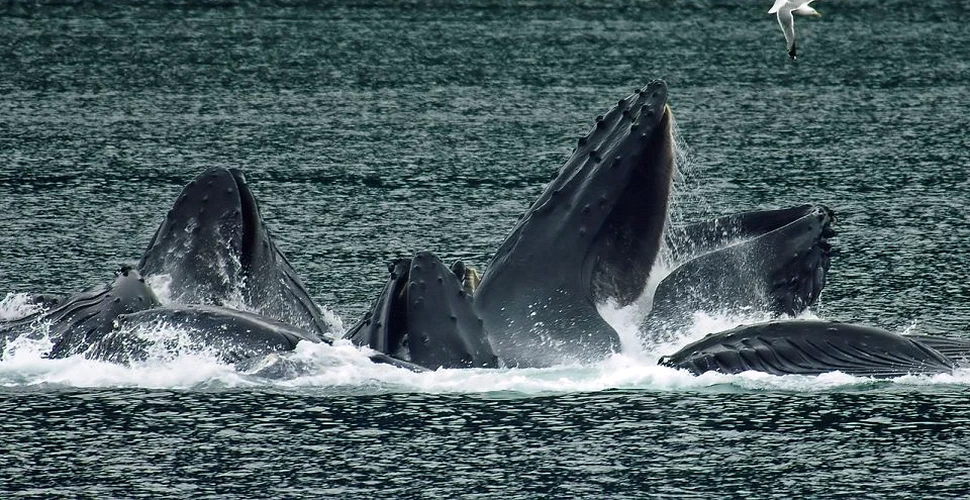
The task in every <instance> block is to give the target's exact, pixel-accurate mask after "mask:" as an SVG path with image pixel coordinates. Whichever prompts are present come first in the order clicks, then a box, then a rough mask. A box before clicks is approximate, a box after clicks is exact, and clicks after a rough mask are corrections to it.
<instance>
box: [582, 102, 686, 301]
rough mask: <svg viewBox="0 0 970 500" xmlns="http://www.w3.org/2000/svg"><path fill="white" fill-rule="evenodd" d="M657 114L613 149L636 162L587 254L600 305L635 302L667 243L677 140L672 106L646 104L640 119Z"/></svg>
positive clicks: (595, 297) (591, 284)
mask: <svg viewBox="0 0 970 500" xmlns="http://www.w3.org/2000/svg"><path fill="white" fill-rule="evenodd" d="M621 102H622V101H621ZM654 113H657V114H659V117H658V118H656V119H655V122H654V125H653V126H652V127H651V128H650V129H649V130H648V131H646V132H640V133H639V134H637V132H638V131H637V130H636V129H635V128H634V127H637V125H636V122H634V124H633V125H631V129H632V130H631V131H632V133H631V135H630V136H628V137H627V138H624V139H621V140H620V141H619V142H618V143H617V144H616V146H615V147H614V148H613V149H615V150H616V152H617V154H616V155H614V161H616V162H620V161H623V158H624V157H629V158H630V159H629V161H630V162H631V163H632V165H631V168H630V169H629V173H628V175H627V176H626V178H625V180H624V181H623V182H620V183H618V186H619V187H620V189H619V190H618V191H617V193H616V195H615V198H614V199H615V201H613V202H612V204H610V206H609V207H608V208H609V210H608V215H607V216H606V218H605V219H604V221H603V224H602V225H601V227H600V230H599V231H598V232H597V233H596V235H595V236H594V237H593V240H592V245H591V246H590V248H589V252H588V254H587V257H586V263H587V264H586V266H584V267H587V268H588V273H589V274H588V278H587V280H588V283H589V288H588V290H589V293H590V298H591V300H592V301H593V302H594V303H597V304H598V303H603V302H605V301H607V300H612V301H614V302H615V303H616V304H617V305H619V306H621V307H622V306H626V305H629V304H631V303H633V302H634V301H635V300H636V299H637V298H638V297H639V296H640V294H641V293H642V292H643V290H644V288H645V287H646V283H647V279H648V278H649V276H650V273H651V270H652V268H653V267H654V262H655V261H656V260H657V257H658V255H659V251H660V247H661V244H662V243H663V232H664V226H665V223H666V220H667V210H668V203H669V200H668V199H669V196H670V190H671V185H672V183H673V176H674V173H675V163H674V162H675V141H674V137H673V114H672V112H671V110H670V106H669V105H667V104H666V103H664V104H663V106H662V108H660V109H659V110H655V109H654V108H650V107H644V108H643V109H642V110H641V112H640V114H641V119H640V121H643V120H644V119H651V120H653V119H654V117H653V114H654ZM643 115H647V116H646V118H643ZM639 127H643V125H640V126H639ZM639 127H638V128H639ZM643 128H645V127H643ZM634 134H636V135H634ZM611 154H612V153H611ZM612 168H615V167H612Z"/></svg>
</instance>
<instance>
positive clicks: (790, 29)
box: [768, 0, 822, 61]
mask: <svg viewBox="0 0 970 500" xmlns="http://www.w3.org/2000/svg"><path fill="white" fill-rule="evenodd" d="M814 1H815V0H775V5H773V6H771V10H769V11H768V13H769V14H775V13H777V14H778V24H780V25H781V31H782V32H784V33H785V41H786V42H788V57H791V60H792V61H794V60H795V58H796V56H797V54H796V49H795V18H794V16H792V14H798V15H800V16H814V17H821V16H822V14H819V13H818V11H817V10H815V9H813V8H811V7H810V6H809V5H808V4H810V3H812V2H814Z"/></svg>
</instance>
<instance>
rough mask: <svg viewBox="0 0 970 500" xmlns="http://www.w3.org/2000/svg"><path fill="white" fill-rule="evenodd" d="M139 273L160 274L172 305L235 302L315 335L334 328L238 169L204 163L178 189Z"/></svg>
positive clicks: (329, 331)
mask: <svg viewBox="0 0 970 500" xmlns="http://www.w3.org/2000/svg"><path fill="white" fill-rule="evenodd" d="M138 270H139V271H140V272H141V274H142V275H144V276H148V277H150V276H156V275H167V276H168V277H169V279H170V283H169V290H170V294H171V299H172V301H173V302H175V303H178V304H209V305H226V304H229V303H232V302H234V301H241V302H242V304H243V305H244V307H245V308H246V309H248V310H250V311H254V312H258V313H260V314H262V315H264V316H268V317H270V318H274V319H276V320H279V321H283V322H286V323H290V324H292V325H294V326H297V327H299V328H302V329H305V330H308V331H310V332H313V333H314V334H317V335H326V334H329V333H331V331H332V330H333V325H332V324H330V322H329V321H328V320H327V319H326V318H325V317H324V315H323V314H322V313H321V311H320V309H319V308H318V307H317V305H316V304H314V302H313V300H312V299H311V298H310V296H309V294H308V293H307V291H306V288H305V287H304V285H303V282H302V281H301V280H300V278H299V277H298V276H297V274H296V272H295V271H294V270H293V268H292V267H291V266H290V263H289V261H287V260H286V257H285V256H283V253H282V252H280V251H279V249H278V248H277V247H276V245H275V244H274V243H273V240H272V238H271V237H270V231H269V228H267V227H266V224H265V223H264V222H263V218H262V217H261V216H260V212H259V206H258V205H257V202H256V197H255V196H254V195H253V193H252V191H251V190H250V189H249V186H248V184H247V183H246V179H245V177H244V176H243V174H242V172H240V171H239V170H237V169H225V168H210V169H208V170H206V171H205V172H203V173H202V174H200V175H199V176H198V177H196V178H195V179H194V180H193V181H191V182H190V183H189V184H188V185H187V186H186V187H185V188H184V189H183V190H182V192H181V194H179V196H178V198H176V201H175V203H174V205H173V206H172V209H171V210H169V211H168V215H167V216H166V218H165V220H164V221H163V222H162V224H161V225H160V226H159V228H158V230H157V231H156V232H155V235H154V236H153V237H152V240H151V243H149V245H148V248H147V249H146V250H145V252H144V254H143V255H142V257H141V260H140V261H139V263H138Z"/></svg>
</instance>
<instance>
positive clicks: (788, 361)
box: [660, 321, 957, 378]
mask: <svg viewBox="0 0 970 500" xmlns="http://www.w3.org/2000/svg"><path fill="white" fill-rule="evenodd" d="M660 364H662V365H666V366H671V367H674V368H682V369H686V370H688V371H690V372H691V373H693V374H695V375H700V374H702V373H704V372H707V371H715V372H721V373H729V374H733V373H741V372H745V371H749V370H754V371H760V372H765V373H770V374H773V375H793V374H794V375H819V374H822V373H827V372H833V371H841V372H843V373H847V374H849V375H855V376H862V377H874V378H891V377H900V376H903V375H909V374H924V375H925V374H937V373H951V372H952V371H953V369H954V368H955V367H956V366H957V363H956V362H954V360H953V359H951V358H950V357H948V356H946V355H944V354H942V353H941V352H940V351H938V350H936V349H934V348H933V347H930V345H928V344H927V343H923V342H920V341H919V339H918V338H911V337H906V336H903V335H898V334H895V333H892V332H889V331H886V330H882V329H879V328H873V327H869V326H861V325H852V324H848V323H837V322H831V321H774V322H768V323H760V324H755V325H744V326H739V327H737V328H735V329H732V330H727V331H724V332H719V333H714V334H711V335H708V336H707V337H705V338H703V339H701V340H699V341H697V342H694V343H692V344H690V345H688V346H686V347H684V348H682V349H680V350H679V351H677V352H676V353H674V354H671V355H670V356H664V357H663V358H661V360H660Z"/></svg>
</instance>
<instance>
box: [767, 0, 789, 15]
mask: <svg viewBox="0 0 970 500" xmlns="http://www.w3.org/2000/svg"><path fill="white" fill-rule="evenodd" d="M786 3H788V0H775V4H774V5H772V6H771V9H770V10H768V13H769V14H774V13H775V12H778V9H781V8H782V7H784V6H785V4H786Z"/></svg>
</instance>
